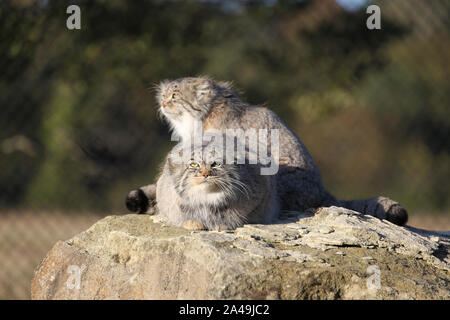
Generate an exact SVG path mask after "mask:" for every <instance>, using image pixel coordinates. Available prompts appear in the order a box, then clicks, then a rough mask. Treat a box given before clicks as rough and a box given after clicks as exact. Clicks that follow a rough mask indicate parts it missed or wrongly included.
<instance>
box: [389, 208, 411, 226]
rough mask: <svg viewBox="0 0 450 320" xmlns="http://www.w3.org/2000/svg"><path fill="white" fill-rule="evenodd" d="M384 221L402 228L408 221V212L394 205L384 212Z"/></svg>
mask: <svg viewBox="0 0 450 320" xmlns="http://www.w3.org/2000/svg"><path fill="white" fill-rule="evenodd" d="M386 219H387V220H388V221H390V222H392V223H395V224H397V225H399V226H403V225H404V224H405V223H406V222H407V221H408V212H407V211H406V209H405V208H403V207H402V206H401V205H399V204H394V205H392V206H391V207H390V208H389V210H388V211H387V212H386Z"/></svg>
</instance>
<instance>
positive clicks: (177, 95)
mask: <svg viewBox="0 0 450 320" xmlns="http://www.w3.org/2000/svg"><path fill="white" fill-rule="evenodd" d="M179 97H180V95H179V94H178V93H174V94H172V99H178V98H179Z"/></svg>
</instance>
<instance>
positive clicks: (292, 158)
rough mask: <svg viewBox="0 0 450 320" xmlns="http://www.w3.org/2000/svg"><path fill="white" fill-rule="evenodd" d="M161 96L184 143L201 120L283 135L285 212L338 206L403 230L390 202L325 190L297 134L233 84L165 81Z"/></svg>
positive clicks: (402, 213) (401, 215)
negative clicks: (250, 101)
mask: <svg viewBox="0 0 450 320" xmlns="http://www.w3.org/2000/svg"><path fill="white" fill-rule="evenodd" d="M174 94H175V95H174ZM157 96H158V101H159V104H160V114H161V115H162V116H163V117H164V118H165V119H166V120H167V121H168V123H169V125H170V127H171V129H172V130H173V131H174V132H175V133H176V134H178V135H179V136H180V137H181V138H182V140H183V139H185V138H187V137H189V136H190V135H191V134H192V131H193V130H192V129H193V127H194V121H201V123H202V125H203V128H204V129H205V128H206V129H205V130H209V129H210V128H213V129H216V130H219V131H222V132H223V131H224V130H226V129H229V128H233V129H236V128H238V129H243V130H247V129H249V128H255V129H269V130H272V129H277V130H279V137H280V139H279V146H280V149H279V155H280V157H279V170H278V172H277V174H276V175H277V181H278V186H277V191H278V195H279V198H280V205H281V208H282V209H285V210H305V209H307V208H311V207H320V206H330V205H335V206H343V207H346V208H349V209H352V210H356V211H360V212H362V213H366V214H370V215H374V216H377V217H379V218H382V219H385V218H386V219H388V220H389V221H392V222H394V223H397V224H400V225H402V224H404V223H405V222H406V221H407V217H408V215H407V212H406V210H405V209H404V208H403V207H402V206H400V205H399V204H398V203H397V202H395V201H393V200H392V199H389V198H386V197H376V198H371V199H363V200H350V201H339V200H337V199H335V198H334V197H333V196H332V195H331V194H330V193H329V192H328V191H327V190H326V189H325V188H324V186H323V184H322V179H321V177H320V174H319V170H318V168H317V166H316V164H315V163H314V160H313V159H312V157H311V155H310V154H309V152H308V150H307V149H306V147H305V146H304V145H303V143H302V142H301V141H300V139H299V138H298V137H297V136H296V135H295V133H294V132H293V131H292V130H290V129H289V128H288V127H287V126H286V124H284V123H283V121H282V120H281V119H280V118H279V117H278V116H277V115H276V114H275V113H273V112H272V111H270V110H269V109H267V108H264V107H260V106H252V105H249V104H247V103H245V102H243V101H242V100H240V99H239V97H238V95H237V94H236V93H235V92H234V91H233V90H232V89H231V84H230V83H224V82H220V81H213V80H212V79H210V78H209V77H197V78H181V79H177V80H173V81H163V82H162V83H161V84H160V85H159V86H158V95H157Z"/></svg>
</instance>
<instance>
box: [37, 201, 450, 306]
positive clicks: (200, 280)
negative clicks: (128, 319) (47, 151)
mask: <svg viewBox="0 0 450 320" xmlns="http://www.w3.org/2000/svg"><path fill="white" fill-rule="evenodd" d="M157 218H158V216H150V215H134V214H129V215H124V216H109V217H106V218H104V219H102V220H100V221H99V222H97V223H96V224H94V225H93V226H92V227H91V228H89V229H88V230H86V231H84V232H82V233H80V234H79V235H77V236H75V237H74V238H72V239H70V240H68V241H63V242H61V241H60V242H58V243H56V245H55V246H54V247H53V249H52V250H51V251H50V252H49V253H48V254H47V256H46V257H45V259H44V260H43V262H42V263H41V264H40V265H39V266H38V268H37V270H36V273H35V277H34V279H33V281H32V286H31V296H32V298H33V299H367V298H369V299H450V289H449V283H450V281H449V280H450V276H449V271H450V264H449V263H450V256H449V247H450V238H449V235H448V233H438V232H428V231H423V230H419V229H414V228H409V227H398V226H396V225H394V224H391V223H389V222H387V221H381V220H378V219H377V218H373V217H370V216H364V215H361V214H359V213H357V212H354V211H350V210H347V209H343V208H337V207H330V208H322V209H319V210H318V211H317V212H316V213H315V214H314V213H299V212H287V213H284V215H283V216H282V217H281V218H280V220H279V221H278V222H277V223H276V224H272V225H246V226H244V227H242V228H239V229H237V230H235V231H233V232H230V231H226V232H223V231H222V232H217V231H209V232H207V231H201V232H190V231H187V230H184V229H180V228H174V227H170V226H167V225H165V224H164V223H161V222H158V221H157Z"/></svg>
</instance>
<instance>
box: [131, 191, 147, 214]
mask: <svg viewBox="0 0 450 320" xmlns="http://www.w3.org/2000/svg"><path fill="white" fill-rule="evenodd" d="M125 202H126V205H127V208H128V210H130V211H131V212H137V213H145V212H147V210H148V208H149V205H150V202H149V200H148V198H147V196H146V195H145V193H144V191H142V190H141V189H136V190H132V191H130V193H128V195H127V199H126V201H125Z"/></svg>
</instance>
